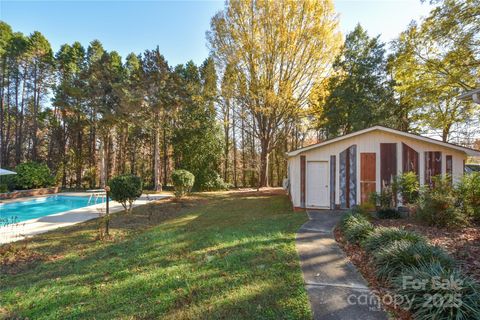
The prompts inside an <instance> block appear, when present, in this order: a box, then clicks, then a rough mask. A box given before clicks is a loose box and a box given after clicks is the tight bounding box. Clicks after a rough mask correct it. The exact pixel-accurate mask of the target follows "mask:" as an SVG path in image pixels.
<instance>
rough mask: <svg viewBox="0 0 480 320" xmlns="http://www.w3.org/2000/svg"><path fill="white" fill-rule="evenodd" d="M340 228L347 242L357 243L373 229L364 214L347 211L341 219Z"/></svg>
mask: <svg viewBox="0 0 480 320" xmlns="http://www.w3.org/2000/svg"><path fill="white" fill-rule="evenodd" d="M340 228H341V229H342V231H343V234H344V236H345V239H346V240H347V241H348V242H351V243H359V242H360V241H362V240H363V239H365V238H366V237H367V236H368V235H369V234H370V233H371V232H372V231H373V229H374V226H373V225H372V224H371V223H370V222H369V221H368V220H367V218H365V217H364V216H362V215H359V214H353V213H349V214H347V215H346V216H345V217H344V218H343V219H342V221H341V224H340Z"/></svg>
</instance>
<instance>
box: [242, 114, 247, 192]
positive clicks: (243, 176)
mask: <svg viewBox="0 0 480 320" xmlns="http://www.w3.org/2000/svg"><path fill="white" fill-rule="evenodd" d="M241 122H242V123H241V126H242V132H241V135H242V187H244V188H245V187H246V186H247V179H246V172H247V159H246V157H245V151H246V150H245V149H246V148H247V144H246V143H245V115H244V113H243V107H242V121H241Z"/></svg>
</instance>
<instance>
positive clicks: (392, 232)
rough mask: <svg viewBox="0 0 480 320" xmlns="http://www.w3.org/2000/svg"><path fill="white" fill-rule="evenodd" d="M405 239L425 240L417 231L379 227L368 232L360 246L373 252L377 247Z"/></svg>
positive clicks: (413, 241) (424, 241)
mask: <svg viewBox="0 0 480 320" xmlns="http://www.w3.org/2000/svg"><path fill="white" fill-rule="evenodd" d="M399 240H406V241H409V242H412V243H415V242H423V243H426V242H427V240H426V239H425V238H424V237H423V236H421V235H419V234H418V233H415V232H412V231H407V230H403V229H399V228H387V227H379V228H376V229H375V230H374V231H373V232H372V233H370V234H369V235H368V236H367V237H366V238H365V240H363V241H362V243H361V245H362V247H363V248H364V249H365V250H367V251H369V252H373V251H375V250H377V249H379V248H382V247H385V246H387V245H389V244H390V243H392V242H394V241H399Z"/></svg>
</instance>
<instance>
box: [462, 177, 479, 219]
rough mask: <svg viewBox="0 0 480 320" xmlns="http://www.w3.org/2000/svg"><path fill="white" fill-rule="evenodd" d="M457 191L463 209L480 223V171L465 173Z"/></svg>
mask: <svg viewBox="0 0 480 320" xmlns="http://www.w3.org/2000/svg"><path fill="white" fill-rule="evenodd" d="M456 191H457V195H458V201H459V204H460V207H461V209H462V211H463V212H464V213H465V215H467V216H468V217H470V218H471V219H472V220H473V221H474V222H476V223H480V172H472V173H470V174H466V175H464V176H463V178H462V180H461V181H460V183H459V184H458V188H457V190H456Z"/></svg>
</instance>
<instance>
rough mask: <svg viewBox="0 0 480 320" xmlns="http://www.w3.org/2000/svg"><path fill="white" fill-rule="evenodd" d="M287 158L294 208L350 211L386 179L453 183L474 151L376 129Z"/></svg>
mask: <svg viewBox="0 0 480 320" xmlns="http://www.w3.org/2000/svg"><path fill="white" fill-rule="evenodd" d="M287 156H288V179H289V193H290V197H291V200H292V202H293V206H294V208H295V209H300V208H317V209H329V208H331V209H334V208H350V207H352V206H353V205H356V204H360V203H363V202H365V201H367V199H368V197H369V194H370V193H371V192H373V191H376V192H380V191H381V188H382V186H385V185H388V184H389V183H391V181H392V177H393V176H395V175H398V174H401V173H402V172H408V171H413V172H415V173H416V174H417V175H418V176H419V179H420V184H421V185H424V184H429V183H431V178H432V177H433V176H436V175H439V174H449V175H450V176H451V177H452V179H453V181H454V182H456V181H458V180H459V178H460V177H461V176H462V175H463V174H464V166H465V161H466V159H467V156H480V151H478V150H474V149H470V148H466V147H462V146H458V145H454V144H451V143H446V142H442V141H439V140H435V139H431V138H427V137H423V136H419V135H415V134H411V133H407V132H402V131H398V130H394V129H390V128H385V127H382V126H375V127H371V128H368V129H364V130H360V131H357V132H353V133H350V134H347V135H344V136H341V137H337V138H334V139H331V140H327V141H324V142H321V143H318V144H314V145H310V146H307V147H304V148H301V149H298V150H295V151H291V152H289V153H288V154H287Z"/></svg>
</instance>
